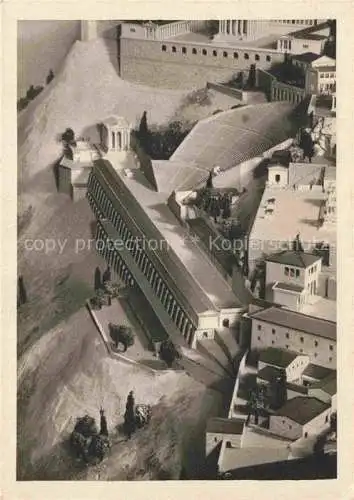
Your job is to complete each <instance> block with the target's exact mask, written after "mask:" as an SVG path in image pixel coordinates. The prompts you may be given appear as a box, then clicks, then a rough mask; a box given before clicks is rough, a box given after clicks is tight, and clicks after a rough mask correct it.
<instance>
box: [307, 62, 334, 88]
mask: <svg viewBox="0 0 354 500" xmlns="http://www.w3.org/2000/svg"><path fill="white" fill-rule="evenodd" d="M336 80H337V74H336V61H335V59H332V58H331V57H328V56H322V57H320V58H319V59H316V60H315V61H313V62H312V64H311V65H310V66H309V67H308V68H307V71H306V76H305V89H306V93H307V94H310V95H313V94H316V95H332V94H334V93H335V91H336Z"/></svg>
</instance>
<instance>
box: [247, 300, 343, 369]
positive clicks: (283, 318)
mask: <svg viewBox="0 0 354 500" xmlns="http://www.w3.org/2000/svg"><path fill="white" fill-rule="evenodd" d="M248 317H249V318H251V320H252V330H251V348H252V349H257V350H259V349H265V348H267V347H277V348H280V349H286V350H289V351H295V352H297V353H299V354H304V355H308V356H309V359H310V362H311V363H314V364H316V365H320V366H324V367H327V368H331V369H333V370H335V369H336V353H337V345H336V344H337V342H336V323H334V322H332V321H327V320H324V319H319V318H314V317H311V316H307V315H304V314H301V313H298V312H294V311H291V310H287V309H283V308H276V307H272V308H270V309H265V310H263V311H258V312H255V313H251V314H249V315H248Z"/></svg>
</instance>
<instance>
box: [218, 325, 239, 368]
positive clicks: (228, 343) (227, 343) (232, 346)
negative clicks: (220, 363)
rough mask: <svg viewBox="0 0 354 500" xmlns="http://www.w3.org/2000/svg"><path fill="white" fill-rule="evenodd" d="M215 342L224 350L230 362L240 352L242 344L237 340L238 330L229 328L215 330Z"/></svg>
mask: <svg viewBox="0 0 354 500" xmlns="http://www.w3.org/2000/svg"><path fill="white" fill-rule="evenodd" d="M215 342H216V343H217V344H218V345H219V346H220V348H221V349H222V350H223V352H224V354H225V355H226V357H227V358H228V360H229V361H230V363H233V360H234V359H235V356H236V355H237V354H239V352H240V346H239V345H238V343H237V340H236V332H234V331H232V330H230V329H228V328H223V329H222V330H219V331H217V332H215Z"/></svg>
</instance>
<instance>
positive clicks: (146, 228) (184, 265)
mask: <svg viewBox="0 0 354 500" xmlns="http://www.w3.org/2000/svg"><path fill="white" fill-rule="evenodd" d="M99 165H100V171H101V175H103V176H104V177H105V178H106V182H107V184H108V185H109V186H110V187H111V188H112V191H113V192H114V195H115V196H117V195H118V196H119V200H120V202H121V203H122V204H123V205H124V206H125V207H126V208H127V209H128V211H129V215H130V217H132V218H133V219H134V221H135V222H136V226H137V227H138V228H140V230H141V231H142V232H143V234H144V235H145V239H146V240H147V245H149V240H150V241H153V242H154V243H153V245H154V247H152V246H151V247H148V249H149V250H150V253H154V254H155V255H156V256H157V257H158V260H159V261H160V263H161V265H160V267H162V268H163V269H165V271H166V272H167V274H168V275H169V277H170V280H171V279H172V280H173V283H174V284H175V286H177V288H178V290H179V291H180V292H182V294H183V295H184V297H185V298H186V299H187V301H188V302H189V303H190V305H191V306H192V307H193V309H194V310H195V311H196V312H197V313H199V314H200V313H203V312H206V311H208V310H215V309H217V310H220V309H223V308H238V307H242V304H241V303H240V302H239V300H238V299H237V298H236V297H235V295H234V294H233V292H232V290H231V288H230V286H229V285H228V283H227V282H226V281H225V280H224V278H223V277H222V275H221V274H220V273H219V272H218V271H217V270H216V269H215V267H214V266H213V264H212V263H211V262H210V261H209V259H208V258H207V257H206V255H205V254H204V253H203V252H202V251H201V250H200V249H199V248H198V246H196V245H195V244H194V243H192V242H191V241H190V239H189V236H188V232H187V231H186V229H184V228H183V227H182V226H181V225H180V223H179V221H178V219H177V218H176V217H175V216H174V214H173V213H172V212H171V210H170V209H169V207H168V206H167V204H166V201H167V195H166V194H164V193H156V191H153V190H152V188H151V186H150V184H149V183H148V181H147V180H146V178H145V176H144V175H143V173H142V172H141V171H140V170H138V169H135V170H134V176H133V178H131V179H129V178H128V177H126V176H125V175H124V173H123V171H121V170H120V169H121V166H120V165H119V164H117V165H116V169H114V168H113V167H112V165H111V164H110V163H109V162H107V161H104V160H103V161H102V160H101V161H100V163H99ZM103 166H105V168H104V169H103V168H102V167H103ZM123 186H125V187H126V189H123ZM155 242H157V244H158V248H157V249H156V250H155ZM161 242H162V243H161Z"/></svg>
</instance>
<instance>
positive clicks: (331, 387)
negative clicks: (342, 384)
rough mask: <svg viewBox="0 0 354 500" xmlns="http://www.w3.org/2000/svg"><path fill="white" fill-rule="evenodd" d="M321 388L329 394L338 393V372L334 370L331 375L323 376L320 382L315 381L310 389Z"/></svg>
mask: <svg viewBox="0 0 354 500" xmlns="http://www.w3.org/2000/svg"><path fill="white" fill-rule="evenodd" d="M316 389H320V390H321V391H323V392H325V393H326V394H328V395H329V396H334V395H335V394H337V372H336V371H335V370H333V373H332V374H331V375H328V376H327V377H326V378H323V379H322V380H320V381H319V382H315V383H314V384H313V385H311V387H310V391H312V390H316Z"/></svg>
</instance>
